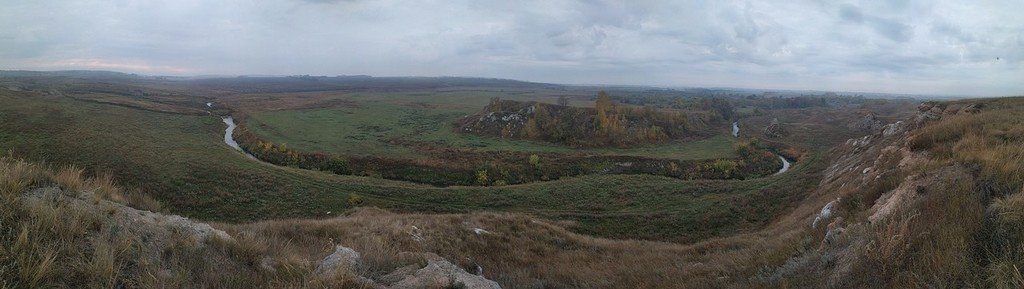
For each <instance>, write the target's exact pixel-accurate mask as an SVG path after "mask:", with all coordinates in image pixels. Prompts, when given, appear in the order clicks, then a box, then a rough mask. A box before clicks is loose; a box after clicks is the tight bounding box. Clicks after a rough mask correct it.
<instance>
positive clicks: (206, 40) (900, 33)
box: [0, 0, 1024, 95]
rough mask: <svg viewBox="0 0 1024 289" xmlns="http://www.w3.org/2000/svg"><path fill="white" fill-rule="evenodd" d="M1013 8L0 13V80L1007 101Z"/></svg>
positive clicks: (897, 5)
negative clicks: (628, 87) (31, 73)
mask: <svg viewBox="0 0 1024 289" xmlns="http://www.w3.org/2000/svg"><path fill="white" fill-rule="evenodd" d="M1022 9H1024V2H1022V0H1006V1H999V0H968V1H962V0H955V1H949V0H937V1H936V0H899V1H863V2H858V1H826V0H807V1H804V0H787V1H723V0H709V1H643V0H635V1H583V0H581V1H562V0H537V1H530V0H524V1H483V0H436V1H431V0H401V1H400V0H208V1H202V0H168V1H130V0H113V1H111V0H76V1H64V0H59V1H57V0H33V1H15V0H0V69H30V70H59V69H99V70H114V71H123V72H133V73H141V74H150V75H210V74H220V75H241V74H249V75H254V74H260V75H267V74H273V75H291V74H311V75H352V74H367V75H375V76H481V77H498V78H512V79H520V80H528V81H539V82H552V83H568V84H637V85H656V86H669V87H688V86H712V87H746V88H768V89H815V90H835V91H867V92H890V93H917V94H945V95H950V94H958V95H1024V15H1021V11H1022Z"/></svg>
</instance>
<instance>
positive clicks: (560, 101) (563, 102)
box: [558, 95, 569, 106]
mask: <svg viewBox="0 0 1024 289" xmlns="http://www.w3.org/2000/svg"><path fill="white" fill-rule="evenodd" d="M558 105H560V106H569V98H568V97H566V96H564V95H562V96H559V97H558Z"/></svg>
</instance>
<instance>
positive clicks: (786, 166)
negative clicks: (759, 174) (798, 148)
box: [775, 156, 789, 175]
mask: <svg viewBox="0 0 1024 289" xmlns="http://www.w3.org/2000/svg"><path fill="white" fill-rule="evenodd" d="M778 157H779V159H780V160H782V169H779V171H778V172H776V173H775V174H776V175H778V174H781V173H785V172H786V171H788V170H789V161H787V160H786V158H784V157H782V156H778Z"/></svg>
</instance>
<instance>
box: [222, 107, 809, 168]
mask: <svg viewBox="0 0 1024 289" xmlns="http://www.w3.org/2000/svg"><path fill="white" fill-rule="evenodd" d="M221 120H223V121H224V124H226V125H228V127H227V128H226V129H224V143H226V144H228V146H230V147H232V148H234V149H235V150H238V151H239V152H242V154H244V155H245V156H246V157H249V158H250V159H253V160H256V161H259V162H263V161H261V160H260V159H258V158H256V156H253V155H252V154H249V153H248V152H246V151H245V150H242V147H241V146H239V145H238V142H237V141H235V137H234V135H233V134H234V133H235V127H238V126H237V125H235V118H234V117H231V116H226V117H223V118H221ZM739 132H740V127H739V126H738V125H737V124H736V123H735V122H733V123H732V135H733V136H739ZM776 156H778V157H779V159H780V160H782V168H781V169H779V171H778V172H775V174H774V175H779V174H782V173H785V172H786V171H789V166H790V162H789V161H788V160H786V158H784V157H782V156H780V155H776Z"/></svg>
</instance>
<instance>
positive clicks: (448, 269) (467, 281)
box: [381, 253, 501, 289]
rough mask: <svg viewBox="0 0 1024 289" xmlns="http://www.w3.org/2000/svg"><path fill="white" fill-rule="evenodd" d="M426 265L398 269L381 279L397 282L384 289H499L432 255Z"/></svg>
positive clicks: (493, 284)
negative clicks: (450, 287)
mask: <svg viewBox="0 0 1024 289" xmlns="http://www.w3.org/2000/svg"><path fill="white" fill-rule="evenodd" d="M426 258H427V265H426V266H423V267H422V268H419V269H414V268H412V267H411V266H407V267H404V268H399V269H398V270H395V271H394V272H392V273H391V274H388V275H387V276H385V277H382V278H381V279H384V280H397V281H395V282H394V283H391V284H389V285H387V287H385V288H394V289H412V288H444V287H448V286H453V287H457V288H481V289H489V288H493V289H499V288H501V286H499V285H498V283H497V282H494V281H491V280H487V279H486V278H484V277H482V276H478V275H474V274H470V273H469V272H466V271H465V270H463V269H462V268H460V267H459V266H457V265H455V264H452V263H451V262H448V260H445V259H443V258H441V257H438V256H437V255H434V254H429V253H428V254H426Z"/></svg>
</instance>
